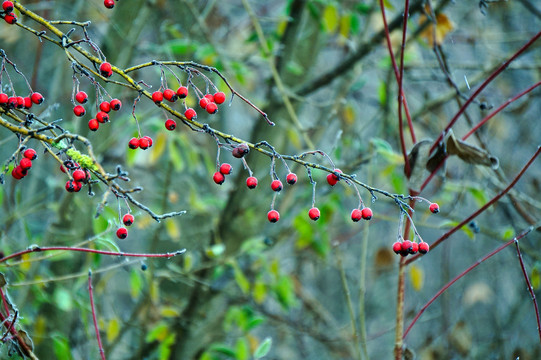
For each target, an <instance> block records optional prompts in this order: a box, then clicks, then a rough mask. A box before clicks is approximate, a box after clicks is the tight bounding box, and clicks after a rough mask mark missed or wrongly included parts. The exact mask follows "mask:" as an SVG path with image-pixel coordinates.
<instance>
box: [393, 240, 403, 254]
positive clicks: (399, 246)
mask: <svg viewBox="0 0 541 360" xmlns="http://www.w3.org/2000/svg"><path fill="white" fill-rule="evenodd" d="M393 251H394V253H395V254H400V253H401V252H402V243H401V242H400V241H397V242H395V243H394V244H393Z"/></svg>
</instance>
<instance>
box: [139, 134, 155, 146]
mask: <svg viewBox="0 0 541 360" xmlns="http://www.w3.org/2000/svg"><path fill="white" fill-rule="evenodd" d="M141 139H147V141H148V147H152V143H153V141H152V138H151V137H150V136H148V135H145V136H143V137H142V138H141ZM139 146H141V145H139Z"/></svg>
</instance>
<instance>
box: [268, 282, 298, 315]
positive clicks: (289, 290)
mask: <svg viewBox="0 0 541 360" xmlns="http://www.w3.org/2000/svg"><path fill="white" fill-rule="evenodd" d="M273 290H274V293H275V294H276V297H277V299H278V301H279V302H280V304H282V306H283V307H284V308H286V309H287V308H289V307H291V306H292V305H293V304H294V303H295V291H294V289H293V281H291V279H290V278H289V276H287V275H282V276H280V277H279V279H278V281H277V282H276V284H275V285H274V289H273Z"/></svg>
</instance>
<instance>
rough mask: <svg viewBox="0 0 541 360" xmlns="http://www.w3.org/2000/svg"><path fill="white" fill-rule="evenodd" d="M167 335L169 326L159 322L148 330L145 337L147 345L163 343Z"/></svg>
mask: <svg viewBox="0 0 541 360" xmlns="http://www.w3.org/2000/svg"><path fill="white" fill-rule="evenodd" d="M168 335H169V326H168V325H167V323H165V322H159V323H158V324H156V326H154V328H152V330H150V331H149V332H148V334H147V336H146V337H145V341H146V342H147V343H149V342H153V341H155V340H157V341H163V340H164V339H166V338H167V336H168Z"/></svg>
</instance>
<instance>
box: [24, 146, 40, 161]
mask: <svg viewBox="0 0 541 360" xmlns="http://www.w3.org/2000/svg"><path fill="white" fill-rule="evenodd" d="M23 156H24V157H25V158H27V159H30V160H36V159H37V157H38V154H37V153H36V150H34V149H32V148H28V149H26V150H25V151H24V153H23Z"/></svg>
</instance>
